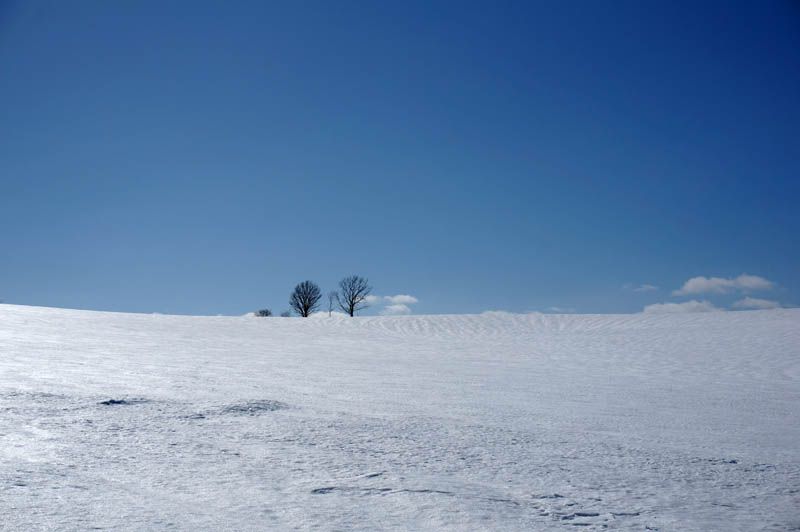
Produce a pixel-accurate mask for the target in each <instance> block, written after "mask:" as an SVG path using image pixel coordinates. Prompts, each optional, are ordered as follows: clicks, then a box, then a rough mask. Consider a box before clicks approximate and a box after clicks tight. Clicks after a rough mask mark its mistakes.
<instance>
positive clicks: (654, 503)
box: [0, 305, 800, 531]
mask: <svg viewBox="0 0 800 532" xmlns="http://www.w3.org/2000/svg"><path fill="white" fill-rule="evenodd" d="M0 516H1V517H0V527H2V528H3V529H8V530H45V529H47V530H51V529H59V530H60V529H63V530H87V529H90V528H92V527H99V528H113V529H136V530H153V529H156V530H157V529H178V530H226V529H229V530H264V529H275V530H290V529H310V528H315V529H318V530H350V529H363V530H377V529H397V530H408V529H411V530H419V529H451V530H486V529H492V530H558V529H565V530H568V529H570V528H572V527H573V526H575V525H585V526H584V528H588V529H590V530H591V529H598V530H599V529H629V530H643V529H645V527H650V528H651V529H658V530H681V531H687V530H698V531H700V530H702V531H708V530H726V531H728V530H787V529H792V528H793V527H794V528H795V529H797V528H798V527H800V311H799V310H771V311H755V312H717V313H705V314H639V315H606V316H599V315H572V316H557V315H536V314H531V315H512V314H503V313H489V314H483V315H477V316H419V317H417V316H407V317H374V318H356V319H342V318H336V317H334V318H325V317H316V318H312V319H307V320H303V319H297V318H295V319H287V318H255V317H238V318H231V317H182V316H162V315H141V314H116V313H102V312H87V311H72V310H58V309H47V308H35V307H20V306H10V305H0Z"/></svg>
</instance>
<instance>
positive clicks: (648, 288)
mask: <svg viewBox="0 0 800 532" xmlns="http://www.w3.org/2000/svg"><path fill="white" fill-rule="evenodd" d="M622 288H624V289H625V290H633V291H634V292H653V291H655V290H658V287H657V286H656V285H654V284H647V283H644V284H639V285H635V284H633V283H627V284H624V285H623V286H622Z"/></svg>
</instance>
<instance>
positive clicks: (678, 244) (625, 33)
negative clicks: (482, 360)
mask: <svg viewBox="0 0 800 532" xmlns="http://www.w3.org/2000/svg"><path fill="white" fill-rule="evenodd" d="M0 2H2V3H0V6H2V7H0V105H2V111H1V112H0V121H1V123H2V127H0V299H3V300H4V301H5V302H7V303H19V304H33V305H48V306H63V307H75V308H91V309H107V310H125V311H143V312H155V311H157V312H173V313H190V314H217V313H222V314H239V313H243V312H245V311H248V310H253V309H255V308H261V307H271V308H272V309H273V310H276V311H280V310H283V309H285V308H287V300H288V294H289V291H290V289H291V288H292V286H293V285H294V283H296V282H298V281H301V280H303V279H306V278H310V279H314V280H316V281H317V282H319V283H320V284H321V285H322V287H323V289H324V290H328V289H330V288H333V286H334V284H335V283H336V281H337V280H338V279H339V278H340V277H342V276H343V275H346V274H350V273H361V274H363V275H366V276H368V277H369V278H370V280H371V281H372V284H373V285H374V287H375V291H376V293H378V294H381V295H387V294H389V295H393V294H411V295H413V296H415V297H417V298H418V299H419V300H420V301H419V303H417V304H416V305H413V310H414V312H417V313H445V312H446V313H450V312H480V311H484V310H489V309H505V310H509V311H529V310H547V309H550V308H554V307H558V308H562V309H574V310H575V311H578V312H633V311H639V310H641V309H642V307H644V306H645V305H648V304H651V303H660V302H675V303H680V302H683V301H686V300H690V299H697V300H705V299H708V300H709V301H711V303H712V304H714V305H716V306H729V305H730V304H731V303H732V302H733V301H734V300H736V299H737V298H739V297H743V296H745V295H750V296H751V297H757V298H765V299H769V300H772V301H779V302H780V303H782V304H785V305H788V304H795V303H800V238H799V237H798V235H800V208H798V207H799V206H798V202H799V201H800V61H799V60H800V8H798V6H797V4H794V3H791V2H788V1H787V2H780V1H770V2H749V3H739V2H707V3H703V2H694V1H692V2H673V1H670V2H663V3H658V2H639V1H633V2H621V1H620V2H617V1H615V2H611V3H609V2H543V3H534V2H510V3H505V2H483V3H469V2H459V3H455V2H444V3H438V2H435V3H434V2H419V3H416V2H358V3H351V2H327V1H325V2H303V3H299V2H282V3H267V2H261V1H256V2H244V1H235V2H222V1H219V2H201V1H192V2H155V1H152V2H147V1H144V2H108V1H99V0H98V1H88V0H79V1H75V2H61V1H52V2H45V1H31V2H17V3H15V2H10V3H9V2H3V0H0ZM742 273H748V274H751V275H758V276H762V277H764V278H765V279H768V280H769V281H771V282H773V283H775V286H774V287H772V288H771V289H755V290H749V289H744V288H741V287H739V286H738V285H736V282H735V281H730V282H731V283H733V284H728V285H726V284H725V282H722V284H720V285H719V288H720V289H719V290H716V293H715V292H714V290H713V289H709V291H707V292H706V293H702V291H701V292H700V293H697V294H690V295H686V294H684V295H673V294H672V293H671V292H672V291H673V290H675V289H678V288H680V287H681V285H682V284H683V283H684V282H685V281H686V280H687V279H689V278H691V277H694V276H718V277H720V278H730V279H733V278H734V277H736V276H738V275H739V274H742ZM641 284H650V285H655V286H658V289H654V290H647V291H637V290H635V289H634V288H635V287H637V286H639V285H641ZM712 285H713V282H712ZM626 286H627V287H626ZM379 310H380V308H374V309H373V312H375V311H379Z"/></svg>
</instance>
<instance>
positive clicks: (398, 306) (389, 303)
mask: <svg viewBox="0 0 800 532" xmlns="http://www.w3.org/2000/svg"><path fill="white" fill-rule="evenodd" d="M365 302H366V303H367V304H368V305H370V306H373V307H383V308H381V309H380V310H378V314H381V315H382V316H399V315H402V314H411V307H410V306H409V305H413V304H415V303H419V299H417V298H416V297H414V296H411V295H408V294H397V295H394V296H378V295H368V296H367V298H366V299H365Z"/></svg>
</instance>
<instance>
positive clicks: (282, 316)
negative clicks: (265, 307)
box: [281, 310, 292, 318]
mask: <svg viewBox="0 0 800 532" xmlns="http://www.w3.org/2000/svg"><path fill="white" fill-rule="evenodd" d="M291 317H292V313H291V312H289V311H288V310H284V311H283V312H281V318H291Z"/></svg>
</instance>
